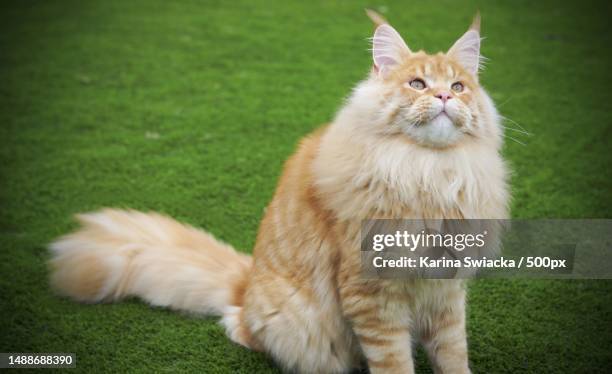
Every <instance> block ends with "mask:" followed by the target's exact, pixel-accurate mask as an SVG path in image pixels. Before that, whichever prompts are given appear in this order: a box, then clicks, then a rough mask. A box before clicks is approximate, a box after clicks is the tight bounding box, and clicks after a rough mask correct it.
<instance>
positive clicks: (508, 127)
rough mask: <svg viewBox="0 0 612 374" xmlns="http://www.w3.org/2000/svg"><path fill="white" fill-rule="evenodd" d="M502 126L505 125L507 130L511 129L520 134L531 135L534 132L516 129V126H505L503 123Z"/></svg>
mask: <svg viewBox="0 0 612 374" xmlns="http://www.w3.org/2000/svg"><path fill="white" fill-rule="evenodd" d="M501 127H503V128H504V129H506V130H510V131H516V132H518V133H520V134H523V135H526V136H531V135H532V134H531V133H530V132H527V131H524V130H520V129H515V128H514V127H510V126H504V125H501Z"/></svg>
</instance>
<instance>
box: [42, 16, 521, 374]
mask: <svg viewBox="0 0 612 374" xmlns="http://www.w3.org/2000/svg"><path fill="white" fill-rule="evenodd" d="M379 22H380V23H381V25H379V26H378V27H377V29H376V32H375V34H374V37H373V57H374V67H373V69H372V71H371V73H370V75H369V77H368V78H367V79H366V80H365V81H363V82H361V83H360V84H359V85H358V86H357V87H356V88H355V90H354V92H353V93H352V95H351V97H350V98H349V99H348V100H347V102H346V104H345V105H344V107H343V108H342V109H341V110H340V111H339V113H338V115H337V116H336V118H335V119H334V121H333V122H332V123H331V124H329V125H328V126H325V127H323V128H321V129H320V130H318V131H316V132H315V133H313V134H311V135H309V136H307V137H306V138H305V139H303V140H302V141H301V143H300V145H299V147H298V150H297V152H296V153H295V154H294V155H293V156H292V157H291V158H290V159H289V160H288V161H287V163H286V165H285V167H284V171H283V175H282V177H281V179H280V181H279V183H278V188H277V190H276V193H275V195H274V198H273V200H272V202H271V203H270V205H269V206H268V208H267V210H266V213H265V216H264V218H263V220H262V222H261V226H260V229H259V233H258V236H257V241H256V244H255V248H254V251H253V256H252V258H251V257H250V256H247V255H244V254H241V253H238V252H236V251H234V250H233V249H232V248H231V247H229V246H228V245H227V244H224V243H222V242H220V241H217V240H216V239H215V238H213V237H212V236H211V235H210V234H207V233H205V232H203V231H200V230H197V229H195V228H192V227H189V226H185V225H182V224H180V223H177V222H176V221H173V220H172V219H170V218H167V217H164V216H161V215H158V214H155V213H140V212H136V211H121V210H113V209H105V210H102V211H99V212H95V213H88V214H83V215H79V216H78V218H79V220H80V222H81V223H82V225H83V227H82V228H81V229H80V230H79V231H77V232H75V233H72V234H69V235H67V236H65V237H63V238H60V239H59V240H58V241H56V242H55V243H53V244H52V245H51V250H52V259H51V268H52V274H51V282H52V284H53V286H54V287H55V288H56V289H57V290H59V292H61V293H62V294H65V295H68V296H70V297H72V298H74V299H76V300H79V301H83V302H102V301H115V300H119V299H121V298H124V297H127V296H136V297H140V298H142V299H144V300H146V301H147V302H149V303H150V304H152V305H156V306H164V307H169V308H173V309H177V310H183V311H188V312H195V313H204V314H211V315H219V316H221V317H222V320H221V322H222V323H223V324H224V325H225V326H226V329H227V334H228V335H229V337H230V338H231V339H232V340H233V341H235V342H237V343H239V344H242V345H244V346H245V347H248V348H251V349H255V350H260V351H265V352H267V353H268V354H270V355H271V356H272V357H273V358H274V359H275V360H276V362H278V363H279V364H280V365H281V366H282V367H283V368H284V369H285V370H288V371H298V372H304V373H311V372H312V373H343V372H348V371H350V370H351V369H352V368H356V367H360V366H363V365H367V367H368V368H369V370H370V371H371V372H373V373H379V372H384V373H387V372H388V373H411V372H413V371H414V368H413V358H412V346H413V342H420V343H422V344H423V347H424V348H425V350H426V352H427V353H428V355H429V358H430V361H431V363H432V366H433V368H434V370H435V371H436V372H442V373H467V372H469V371H470V369H469V366H468V353H467V352H468V351H467V339H466V332H465V288H464V284H463V283H462V282H461V281H459V280H425V279H421V280H414V279H413V280H376V279H364V278H363V277H361V276H360V272H361V265H360V250H359V249H360V243H359V240H360V224H361V222H362V220H363V219H367V218H506V217H507V216H508V210H507V209H508V208H507V203H508V198H509V196H508V190H507V185H506V183H507V182H506V180H507V171H506V167H505V165H504V162H503V160H502V159H501V157H500V154H499V151H500V147H501V144H502V132H501V126H500V123H499V117H498V114H497V112H496V110H495V107H494V106H493V103H492V101H491V99H490V98H489V96H488V95H487V94H486V92H485V91H484V90H483V89H482V88H481V87H480V85H479V83H478V65H479V62H480V56H479V47H480V34H479V21H478V20H476V21H475V22H474V24H473V25H472V27H471V28H470V30H468V32H466V34H464V35H463V36H462V37H461V38H460V39H459V40H458V41H457V42H456V43H455V44H454V45H453V47H452V48H451V49H450V50H449V51H448V52H447V53H439V54H436V55H428V54H425V53H424V52H412V51H411V50H410V49H409V48H408V46H407V45H406V44H405V43H404V41H403V40H402V39H401V37H400V36H399V34H398V33H397V32H396V31H395V30H394V29H393V28H392V27H391V26H389V25H388V24H386V23H384V20H382V21H381V20H380V19H379ZM415 82H416V83H415ZM457 82H459V83H461V85H460V86H459V85H456V83H457ZM460 88H461V90H460Z"/></svg>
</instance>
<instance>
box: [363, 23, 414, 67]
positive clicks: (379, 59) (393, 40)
mask: <svg viewBox="0 0 612 374" xmlns="http://www.w3.org/2000/svg"><path fill="white" fill-rule="evenodd" d="M409 54H410V49H409V48H408V46H407V45H406V43H405V42H404V39H402V37H401V36H400V34H399V33H398V32H397V31H395V29H394V28H393V27H391V26H389V25H388V24H383V25H380V26H378V27H377V28H376V30H375V31H374V37H373V38H372V58H373V59H374V68H375V69H376V70H377V71H378V73H379V74H381V75H384V74H386V73H388V72H389V71H390V70H392V69H393V68H394V67H396V66H397V65H399V63H400V62H401V61H402V59H403V58H404V57H406V56H407V55H409Z"/></svg>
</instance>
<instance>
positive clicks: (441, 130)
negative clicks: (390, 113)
mask: <svg viewBox="0 0 612 374" xmlns="http://www.w3.org/2000/svg"><path fill="white" fill-rule="evenodd" d="M404 133H405V134H406V135H408V136H409V137H410V138H411V139H412V140H414V141H415V142H416V143H418V144H420V145H422V146H426V147H432V148H446V147H450V146H453V145H455V144H457V143H458V142H459V140H460V139H461V137H462V136H463V132H462V131H461V130H460V129H459V128H458V127H457V126H456V125H455V124H454V123H453V121H452V120H451V119H450V117H448V115H447V114H445V113H441V114H439V115H437V116H436V117H434V118H433V119H431V121H429V122H428V123H426V124H423V125H419V126H409V127H406V128H404Z"/></svg>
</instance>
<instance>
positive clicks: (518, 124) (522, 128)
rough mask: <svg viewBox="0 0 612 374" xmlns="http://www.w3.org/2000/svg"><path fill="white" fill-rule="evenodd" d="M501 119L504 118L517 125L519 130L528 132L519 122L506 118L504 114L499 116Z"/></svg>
mask: <svg viewBox="0 0 612 374" xmlns="http://www.w3.org/2000/svg"><path fill="white" fill-rule="evenodd" d="M501 118H502V119H504V120H505V121H508V122H510V123H512V124H513V125H516V126H518V127H519V128H520V129H521V130H523V131H526V132H528V131H527V130H525V128H524V127H523V126H521V124H520V123H518V122H516V121H515V120H513V119H511V118H508V117H506V116H501Z"/></svg>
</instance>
